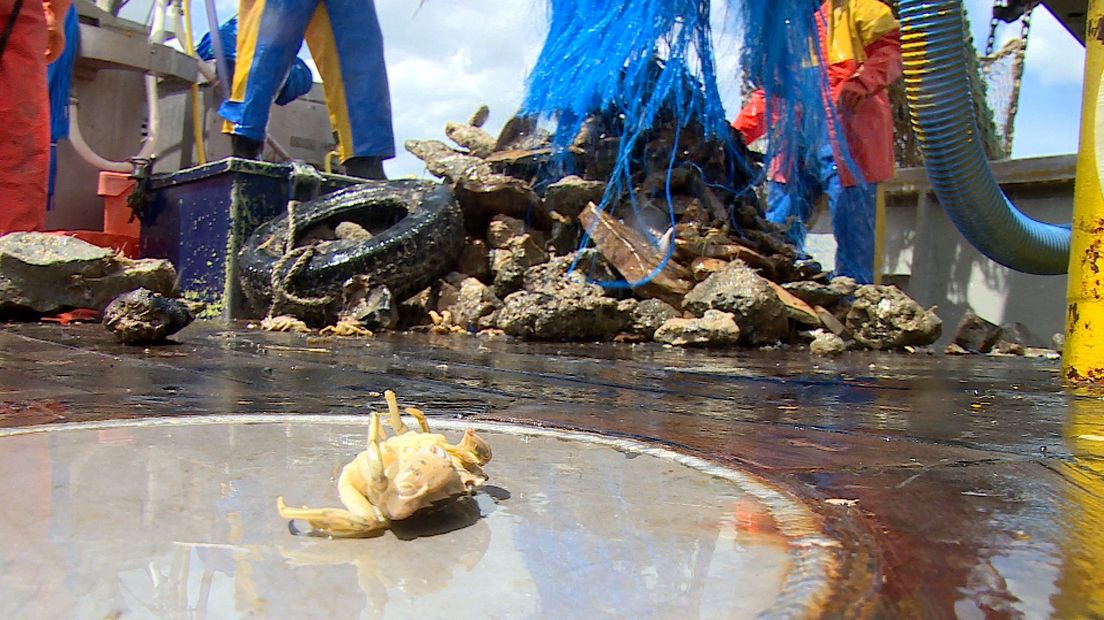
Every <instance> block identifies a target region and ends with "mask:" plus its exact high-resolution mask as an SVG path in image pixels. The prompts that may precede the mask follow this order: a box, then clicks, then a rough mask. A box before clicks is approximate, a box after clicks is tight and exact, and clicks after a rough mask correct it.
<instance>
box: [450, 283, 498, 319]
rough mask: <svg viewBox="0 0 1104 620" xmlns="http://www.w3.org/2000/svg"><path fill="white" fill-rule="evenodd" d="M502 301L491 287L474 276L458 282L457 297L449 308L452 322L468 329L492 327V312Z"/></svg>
mask: <svg viewBox="0 0 1104 620" xmlns="http://www.w3.org/2000/svg"><path fill="white" fill-rule="evenodd" d="M500 307H502V302H501V301H500V300H499V299H498V297H497V296H496V295H495V294H494V290H493V289H491V287H489V286H487V285H486V284H483V283H482V282H480V281H479V280H477V279H475V278H467V279H465V280H464V281H463V282H461V283H460V292H459V297H458V299H457V300H456V303H454V304H453V305H452V306H451V307H450V308H449V311H450V312H451V313H452V321H453V323H455V324H457V325H459V326H460V327H463V328H465V329H468V330H473V329H474V330H479V329H487V328H490V327H494V316H493V315H494V313H495V312H496V311H497V310H498V309H499V308H500Z"/></svg>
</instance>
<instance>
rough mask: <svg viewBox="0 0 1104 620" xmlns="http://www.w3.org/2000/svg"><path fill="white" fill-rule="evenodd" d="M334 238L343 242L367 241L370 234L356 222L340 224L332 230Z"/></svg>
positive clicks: (370, 236)
mask: <svg viewBox="0 0 1104 620" xmlns="http://www.w3.org/2000/svg"><path fill="white" fill-rule="evenodd" d="M334 236H335V237H337V238H338V239H343V240H345V241H368V240H369V239H371V238H372V233H371V232H369V231H368V229H367V228H365V227H363V226H361V225H360V224H357V223H356V222H341V223H340V224H338V225H337V226H336V227H335V228H334Z"/></svg>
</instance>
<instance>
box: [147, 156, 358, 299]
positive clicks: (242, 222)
mask: <svg viewBox="0 0 1104 620" xmlns="http://www.w3.org/2000/svg"><path fill="white" fill-rule="evenodd" d="M356 182H357V179H354V178H350V177H345V176H339V175H321V179H320V180H318V179H317V177H315V181H314V182H313V183H312V181H311V178H310V176H307V175H295V174H293V167H292V166H291V165H289V164H270V163H265V162H256V161H250V160H246V159H237V158H229V159H223V160H220V161H217V162H213V163H210V164H207V165H205V166H199V167H196V168H189V169H187V170H181V171H179V172H174V173H171V174H163V175H154V176H153V177H152V178H151V179H150V181H149V186H148V194H149V196H148V198H149V204H148V206H147V208H146V209H145V213H144V215H143V217H142V234H141V255H142V257H144V258H166V259H169V260H170V261H172V263H173V265H175V266H176V270H177V274H178V277H179V279H180V292H181V294H182V295H183V296H184V297H186V298H188V299H192V300H196V301H202V302H204V303H206V304H207V312H206V313H205V314H204V317H205V318H215V317H221V318H223V319H239V318H256V317H255V316H254V314H253V312H252V311H251V309H250V308H248V307H247V306H246V305H245V303H244V298H243V295H242V293H241V288H240V285H239V284H238V269H237V256H238V251H239V250H240V248H241V246H242V243H243V242H244V241H245V240H246V239H247V238H248V236H249V234H250V233H252V232H253V231H254V230H255V229H256V228H257V227H258V226H259V225H261V224H262V223H264V222H266V221H268V220H269V219H272V218H273V217H276V216H277V215H280V214H282V213H284V211H285V210H286V209H287V202H288V199H289V197H292V196H295V197H296V198H297V199H299V200H304V199H308V198H310V195H309V194H311V193H312V190H313V189H314V188H313V187H312V185H317V194H318V195H322V194H326V193H329V192H332V191H334V190H338V189H341V188H343V187H346V186H348V185H351V184H354V183H356Z"/></svg>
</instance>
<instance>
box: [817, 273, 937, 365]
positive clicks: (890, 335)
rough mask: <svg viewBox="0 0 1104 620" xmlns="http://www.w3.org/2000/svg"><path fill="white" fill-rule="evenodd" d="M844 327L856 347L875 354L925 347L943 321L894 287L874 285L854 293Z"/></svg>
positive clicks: (932, 340) (934, 339) (935, 336)
mask: <svg viewBox="0 0 1104 620" xmlns="http://www.w3.org/2000/svg"><path fill="white" fill-rule="evenodd" d="M839 279H840V278H836V280H839ZM836 280H833V284H834V283H835V282H836ZM846 324H847V327H848V329H850V330H851V333H852V335H853V336H854V338H855V340H856V341H857V342H858V343H859V344H861V345H863V346H865V347H868V348H870V349H875V350H888V349H900V348H902V347H906V346H926V345H929V344H932V343H933V342H935V341H936V340H938V339H939V336H940V334H941V333H942V331H943V321H941V320H940V319H939V317H937V316H936V315H935V313H934V312H930V311H927V310H925V309H924V308H922V307H920V304H918V303H916V302H915V301H913V299H912V298H910V297H909V296H908V295H905V294H904V293H902V292H901V290H900V289H898V288H897V287H896V286H877V285H874V284H866V285H863V286H860V287H859V288H858V289H857V290H856V291H855V301H854V303H852V305H851V309H850V310H849V311H848V313H847V320H846Z"/></svg>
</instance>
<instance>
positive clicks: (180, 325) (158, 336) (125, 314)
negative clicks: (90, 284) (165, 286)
mask: <svg viewBox="0 0 1104 620" xmlns="http://www.w3.org/2000/svg"><path fill="white" fill-rule="evenodd" d="M194 319H195V316H194V315H192V313H191V311H190V310H189V309H188V306H187V305H186V304H185V303H184V302H182V301H180V300H177V299H171V298H168V297H162V296H161V295H160V294H158V293H154V292H153V291H151V290H149V289H145V288H140V289H138V290H134V291H131V292H129V293H124V294H122V295H120V296H118V297H116V298H115V299H114V300H112V301H111V303H109V304H107V307H106V308H104V311H103V326H104V328H106V329H107V331H109V332H111V333H112V334H114V335H115V338H116V339H117V340H118V341H119V342H122V343H124V344H135V345H138V344H154V343H157V342H163V341H164V340H165V339H166V338H168V337H169V336H171V335H173V334H175V333H176V332H178V331H180V330H182V329H184V328H185V327H187V326H188V325H189V324H190V323H191V322H192V321H193V320H194Z"/></svg>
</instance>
